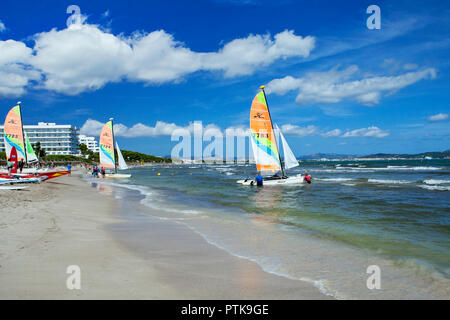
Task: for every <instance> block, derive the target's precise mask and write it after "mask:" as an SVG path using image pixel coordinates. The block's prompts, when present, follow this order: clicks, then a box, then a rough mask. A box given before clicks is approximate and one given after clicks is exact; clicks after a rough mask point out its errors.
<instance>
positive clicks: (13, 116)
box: [3, 101, 38, 164]
mask: <svg viewBox="0 0 450 320" xmlns="http://www.w3.org/2000/svg"><path fill="white" fill-rule="evenodd" d="M3 137H4V140H5V152H6V156H7V157H8V156H9V155H10V154H11V150H12V148H13V147H15V148H16V151H17V160H18V161H20V160H21V159H23V161H24V162H25V163H28V164H31V163H35V162H38V158H37V156H36V153H35V152H34V150H33V147H32V146H31V143H30V140H29V139H28V136H27V134H26V132H25V131H24V130H23V123H22V112H21V103H20V101H19V102H17V105H16V106H15V107H13V108H12V109H11V110H10V111H9V112H8V114H7V115H6V119H5V126H4V129H3Z"/></svg>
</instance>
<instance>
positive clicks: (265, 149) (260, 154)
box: [250, 91, 281, 173]
mask: <svg viewBox="0 0 450 320" xmlns="http://www.w3.org/2000/svg"><path fill="white" fill-rule="evenodd" d="M250 139H251V141H252V149H253V155H254V158H255V162H256V168H257V170H258V171H262V172H263V173H264V172H265V173H267V172H276V171H280V170H281V163H280V157H279V154H278V148H277V144H276V141H275V134H274V132H273V128H272V120H271V119H270V114H269V109H268V107H267V101H266V98H265V95H264V91H261V92H260V93H258V94H257V95H256V96H255V98H254V99H253V102H252V108H251V110H250Z"/></svg>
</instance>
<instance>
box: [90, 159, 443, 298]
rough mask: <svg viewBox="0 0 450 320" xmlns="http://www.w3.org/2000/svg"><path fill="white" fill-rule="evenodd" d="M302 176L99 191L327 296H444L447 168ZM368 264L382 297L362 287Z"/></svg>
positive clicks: (150, 179)
mask: <svg viewBox="0 0 450 320" xmlns="http://www.w3.org/2000/svg"><path fill="white" fill-rule="evenodd" d="M305 169H306V170H308V172H309V173H310V174H311V175H312V178H313V183H312V184H311V185H303V186H264V187H260V188H258V187H249V186H242V185H239V184H237V183H236V180H238V179H243V178H246V177H252V176H254V174H255V167H254V165H252V164H245V165H244V164H242V165H236V164H215V165H213V164H211V165H206V164H203V165H187V164H185V165H167V166H152V167H141V168H136V169H131V170H130V171H131V173H132V175H133V176H132V178H131V179H129V180H124V181H114V182H108V181H101V182H100V184H99V185H102V186H103V188H105V187H106V186H108V185H109V186H111V187H112V188H113V190H114V193H115V195H116V197H117V198H119V199H122V201H124V199H126V198H127V197H128V195H130V193H136V192H138V193H139V194H140V201H141V203H142V204H144V205H145V206H146V207H148V208H149V212H148V214H151V215H156V216H158V217H160V218H161V219H168V220H173V221H174V222H176V223H182V224H185V225H186V226H187V227H189V228H190V229H192V230H193V231H194V232H198V233H199V234H200V235H202V236H203V237H204V238H205V240H206V241H208V242H210V243H211V244H213V245H215V246H217V247H219V248H221V249H224V250H226V251H228V252H229V253H231V254H233V255H236V256H239V257H241V258H244V259H249V260H252V261H255V262H256V263H258V264H259V265H260V266H261V267H262V268H263V269H264V270H266V271H267V272H272V273H276V274H279V275H282V276H286V277H289V278H293V279H298V280H300V281H308V282H311V283H312V284H313V285H315V286H317V287H318V288H319V289H320V290H321V291H322V292H323V293H324V294H329V295H333V296H335V297H337V298H350V299H352V298H369V299H371V298H375V299H384V298H402V299H407V298H424V299H427V298H444V299H449V298H450V219H449V217H450V160H391V161H336V162H334V161H302V162H300V167H299V168H295V169H293V170H290V171H289V174H291V175H294V174H298V173H303V172H304V170H305ZM158 173H160V175H159V176H158ZM120 187H123V188H120ZM152 209H157V210H152ZM369 265H377V266H379V267H380V270H381V283H382V285H381V289H380V290H369V289H368V288H367V285H366V280H367V278H368V277H369V276H370V274H368V273H367V272H366V271H367V267H368V266H369Z"/></svg>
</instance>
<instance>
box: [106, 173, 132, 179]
mask: <svg viewBox="0 0 450 320" xmlns="http://www.w3.org/2000/svg"><path fill="white" fill-rule="evenodd" d="M105 178H116V179H127V178H131V174H124V173H107V174H105Z"/></svg>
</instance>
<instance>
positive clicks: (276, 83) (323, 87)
mask: <svg viewBox="0 0 450 320" xmlns="http://www.w3.org/2000/svg"><path fill="white" fill-rule="evenodd" d="M435 77H436V70H435V69H433V68H427V69H423V70H418V71H412V72H407V73H403V74H400V75H397V76H367V77H364V76H361V75H360V70H359V68H358V67H357V66H355V65H352V66H350V67H348V68H346V69H343V70H340V69H338V68H337V67H335V68H332V69H331V70H329V71H325V72H310V73H308V74H306V75H305V76H304V77H303V78H294V77H291V76H287V77H284V78H281V79H274V80H272V81H270V82H269V83H268V84H267V87H268V92H271V93H275V94H280V95H284V94H286V93H287V92H288V91H292V90H298V94H297V97H296V102H297V103H298V104H305V103H338V102H340V101H342V100H346V99H348V100H353V101H356V102H358V103H360V104H363V105H369V106H371V105H375V104H377V103H379V102H380V99H381V98H382V97H383V96H384V95H387V94H390V93H392V92H395V91H397V90H400V89H402V88H404V87H407V86H409V85H412V84H414V83H416V82H418V81H420V80H423V79H434V78H435Z"/></svg>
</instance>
